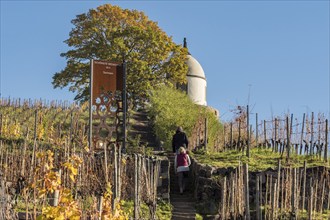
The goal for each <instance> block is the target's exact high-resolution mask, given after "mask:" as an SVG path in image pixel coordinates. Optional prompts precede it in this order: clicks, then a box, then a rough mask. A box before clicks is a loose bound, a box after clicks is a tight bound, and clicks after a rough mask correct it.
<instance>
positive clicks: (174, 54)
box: [52, 4, 188, 101]
mask: <svg viewBox="0 0 330 220" xmlns="http://www.w3.org/2000/svg"><path fill="white" fill-rule="evenodd" d="M72 24H73V25H74V28H73V29H72V30H71V32H70V37H69V39H67V40H66V41H65V43H66V44H67V45H68V46H69V47H70V50H68V51H67V52H65V53H62V54H61V56H62V57H65V58H66V60H67V65H66V67H65V68H64V69H63V70H61V71H60V72H57V73H55V75H54V76H53V82H52V83H53V86H54V88H64V87H67V86H68V87H69V90H70V91H72V92H76V93H77V95H76V97H75V99H76V100H80V101H82V100H86V99H88V97H89V76H90V60H91V59H96V60H98V59H99V60H110V61H117V62H122V61H124V60H125V61H126V62H127V89H128V94H129V96H130V98H131V99H132V100H134V101H141V100H144V99H145V98H147V97H148V91H149V90H150V89H151V88H152V87H153V86H155V85H160V84H167V83H172V84H173V83H176V82H178V83H183V82H185V80H186V79H185V75H186V73H187V70H188V69H187V68H188V67H187V66H186V65H185V60H186V55H187V50H186V49H185V48H182V47H181V46H180V45H177V44H175V43H174V42H173V41H172V38H171V37H169V36H168V35H167V34H166V33H165V32H164V31H162V30H161V29H160V28H159V27H158V24H157V23H156V22H154V21H151V20H149V18H148V17H147V16H146V15H145V14H144V13H143V12H140V11H137V10H128V9H122V8H120V7H118V6H113V5H110V4H105V5H102V6H99V7H98V8H97V9H91V10H89V11H88V13H84V14H80V15H77V16H76V18H75V19H73V20H72Z"/></svg>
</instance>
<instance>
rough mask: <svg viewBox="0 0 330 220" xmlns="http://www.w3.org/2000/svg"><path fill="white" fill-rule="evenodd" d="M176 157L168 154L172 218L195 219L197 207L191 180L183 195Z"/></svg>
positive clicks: (177, 219) (175, 219) (174, 219)
mask: <svg viewBox="0 0 330 220" xmlns="http://www.w3.org/2000/svg"><path fill="white" fill-rule="evenodd" d="M174 158H175V156H174V155H173V154H169V155H168V159H169V160H170V183H171V185H170V201H171V204H172V206H173V211H172V219H173V220H187V219H195V217H196V208H195V199H194V196H193V190H192V188H191V187H192V184H191V181H190V180H188V181H187V186H186V190H185V191H184V192H183V195H181V194H180V190H179V185H178V177H177V176H176V174H175V172H174Z"/></svg>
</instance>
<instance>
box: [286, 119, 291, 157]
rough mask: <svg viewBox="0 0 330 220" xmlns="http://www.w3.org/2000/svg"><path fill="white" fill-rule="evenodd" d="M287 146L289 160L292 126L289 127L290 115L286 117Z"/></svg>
mask: <svg viewBox="0 0 330 220" xmlns="http://www.w3.org/2000/svg"><path fill="white" fill-rule="evenodd" d="M286 143H287V145H286V148H287V155H286V161H289V159H290V128H289V117H288V116H287V117H286Z"/></svg>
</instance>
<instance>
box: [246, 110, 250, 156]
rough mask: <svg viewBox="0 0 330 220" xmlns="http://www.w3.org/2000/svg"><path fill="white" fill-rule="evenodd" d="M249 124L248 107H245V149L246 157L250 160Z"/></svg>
mask: <svg viewBox="0 0 330 220" xmlns="http://www.w3.org/2000/svg"><path fill="white" fill-rule="evenodd" d="M249 128H250V122H249V106H248V105H247V106H246V134H247V138H246V139H247V148H246V156H247V157H248V158H250V130H249Z"/></svg>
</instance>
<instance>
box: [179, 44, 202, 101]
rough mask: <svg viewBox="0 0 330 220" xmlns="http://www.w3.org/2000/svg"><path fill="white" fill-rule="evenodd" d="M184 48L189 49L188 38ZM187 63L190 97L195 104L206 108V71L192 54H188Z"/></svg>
mask: <svg viewBox="0 0 330 220" xmlns="http://www.w3.org/2000/svg"><path fill="white" fill-rule="evenodd" d="M183 46H184V47H185V48H187V41H186V38H184V43H183ZM186 63H187V65H188V73H187V93H188V96H189V97H190V99H191V100H192V101H193V102H194V103H196V104H198V105H204V106H206V105H207V103H206V78H205V73H204V70H203V68H202V66H201V65H200V63H199V62H198V61H197V60H196V59H195V58H194V57H193V56H192V55H191V54H190V53H188V59H187V61H186Z"/></svg>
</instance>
